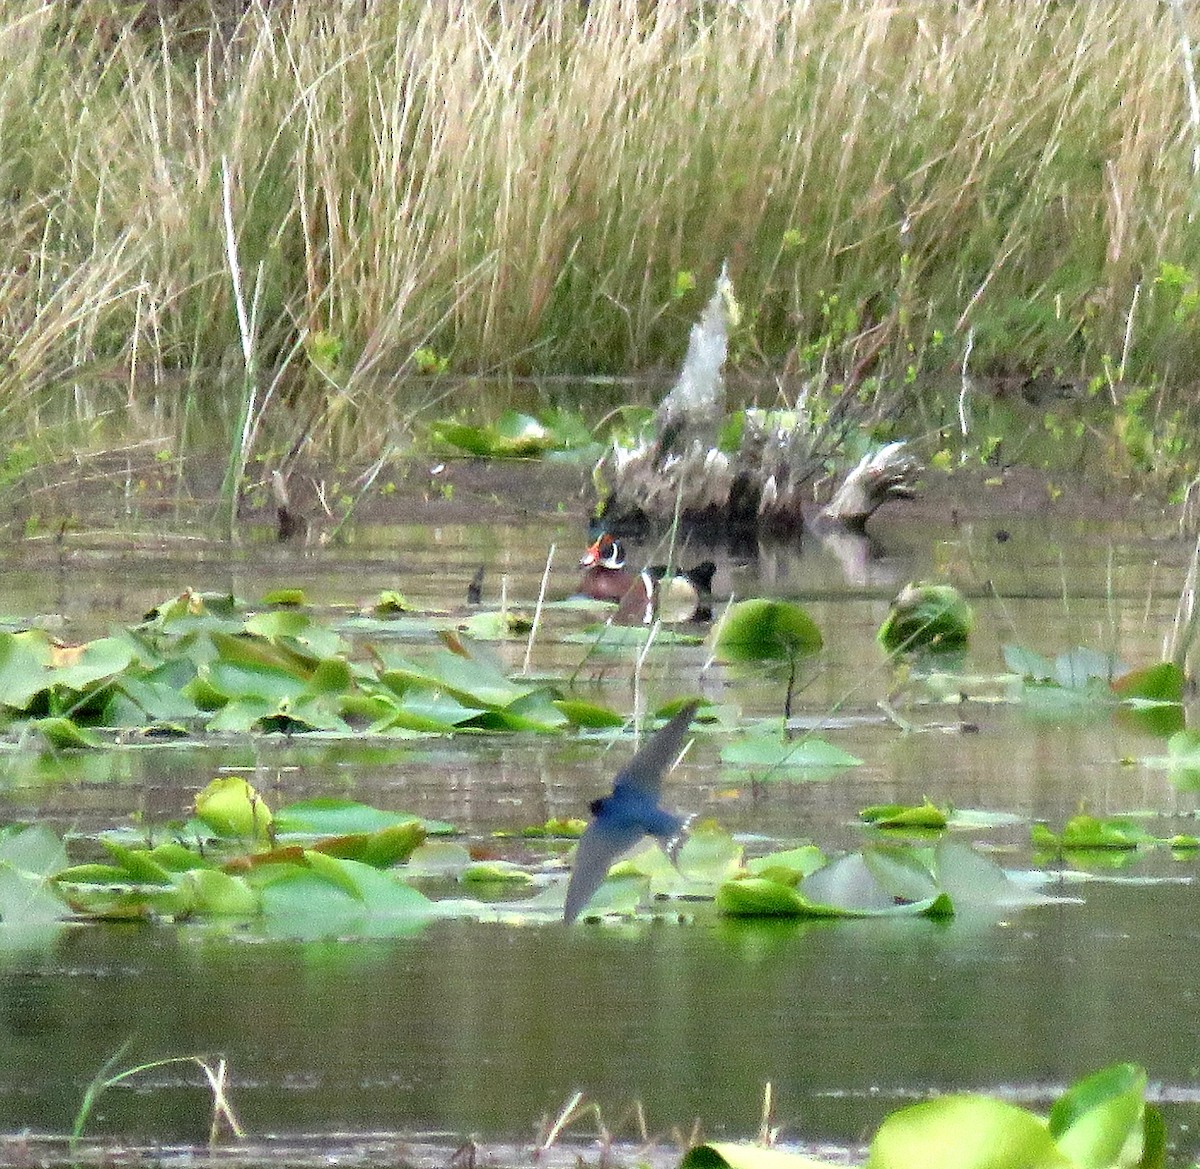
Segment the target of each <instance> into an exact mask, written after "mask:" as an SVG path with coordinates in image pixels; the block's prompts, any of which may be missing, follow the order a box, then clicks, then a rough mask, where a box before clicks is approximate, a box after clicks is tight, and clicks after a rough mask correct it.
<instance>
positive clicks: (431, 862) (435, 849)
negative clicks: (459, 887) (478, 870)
mask: <svg viewBox="0 0 1200 1169" xmlns="http://www.w3.org/2000/svg"><path fill="white" fill-rule="evenodd" d="M471 863H472V862H471V853H470V852H469V851H468V849H467V848H466V846H465V845H462V844H459V843H457V842H456V841H451V840H427V841H425V842H424V843H423V844H421V845H420V846H419V847H417V848H416V849H414V850H413V852H412V854H411V855H410V856H409V858H408V866H407V873H408V875H409V876H413V877H454V878H456V879H457V878H458V877H460V876H461V875H462V874H463V873H464V872H465V871H466V869H467V867H468V866H469V865H470V864H471Z"/></svg>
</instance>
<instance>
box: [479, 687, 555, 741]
mask: <svg viewBox="0 0 1200 1169" xmlns="http://www.w3.org/2000/svg"><path fill="white" fill-rule="evenodd" d="M466 725H467V726H471V727H478V728H479V729H481V730H488V731H533V732H534V733H536V734H554V733H556V732H558V731H561V730H563V729H564V728H565V727H566V726H568V725H569V724H568V719H567V716H566V715H565V714H563V712H562V711H561V710H559V709H558V707H557V706H556V705H555V704H554V702H553V700H552V699H551V696H550V692H549V691H548V690H536V691H534V692H533V693H532V694H528V695H526V696H524V697H522V698H517V699H515V700H514V701H512V702H510V703H509V704H508V705H507V706H505V707H503V708H502V709H499V710H484V711H480V713H479V714H477V715H475V716H474V718H471V719H469V720H468V721H467V723H466Z"/></svg>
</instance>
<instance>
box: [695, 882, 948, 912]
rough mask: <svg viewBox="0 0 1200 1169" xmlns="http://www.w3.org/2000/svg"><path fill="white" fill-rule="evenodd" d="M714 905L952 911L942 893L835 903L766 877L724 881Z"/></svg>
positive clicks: (726, 909) (751, 909) (793, 909)
mask: <svg viewBox="0 0 1200 1169" xmlns="http://www.w3.org/2000/svg"><path fill="white" fill-rule="evenodd" d="M717 908H718V909H719V910H720V911H721V912H722V913H724V914H726V915H728V916H730V917H833V918H837V917H846V918H852V917H949V916H950V915H951V914H952V913H953V910H952V907H951V903H950V899H949V898H948V897H946V896H945V894H938V895H937V896H936V897H931V898H929V899H928V900H925V901H914V902H911V903H907V904H898V903H896V902H895V901H887V902H880V903H879V904H878V905H873V906H867V905H852V904H846V905H839V904H834V903H833V902H829V901H823V900H819V899H814V898H812V897H810V896H807V895H806V894H805V892H804V891H803V889H801V888H793V887H792V886H790V885H784V884H780V883H779V882H778V881H772V880H769V879H768V878H766V877H741V878H738V879H735V880H732V881H726V882H725V883H724V884H723V885H722V886H721V887H720V888H719V889H718V890H717Z"/></svg>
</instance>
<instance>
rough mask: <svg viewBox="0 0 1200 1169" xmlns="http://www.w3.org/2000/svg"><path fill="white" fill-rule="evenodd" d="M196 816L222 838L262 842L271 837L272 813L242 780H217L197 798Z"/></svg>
mask: <svg viewBox="0 0 1200 1169" xmlns="http://www.w3.org/2000/svg"><path fill="white" fill-rule="evenodd" d="M196 815H197V817H199V819H200V820H202V821H203V822H204V823H205V824H206V825H207V826H208V827H209V828H211V829H212V831H213V832H215V833H216V834H217V835H218V836H224V837H230V838H232V839H235V840H252V841H260V842H265V841H267V840H269V839H270V836H271V830H272V817H271V809H270V808H269V807H268V806H267V803H266V801H265V800H264V799H263V798H262V796H260V795H259V794H258V792H257V791H255V789H254V788H253V787H252V786H251V785H250V784H249V783H248V782H247V781H246V780H244V779H242V778H241V777H240V776H236V775H228V776H222V777H220V778H218V779H214V780H213V781H212V782H211V783H210V784H209V785H208V786H207V787H206V788H205V789H204V790H203V791H202V792H200V793H199V794H198V795H197V796H196Z"/></svg>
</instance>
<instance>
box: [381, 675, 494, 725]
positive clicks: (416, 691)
mask: <svg viewBox="0 0 1200 1169" xmlns="http://www.w3.org/2000/svg"><path fill="white" fill-rule="evenodd" d="M479 713H481V708H480V707H478V706H464V705H463V704H462V703H461V702H459V701H458V699H457V698H454V697H452V696H451V695H449V694H446V693H445V692H444V691H442V690H428V689H425V688H424V687H422V686H412V687H409V688H407V689H405V691H404V693H403V695H401V696H400V697H399V698H398V699H396V698H393V699H392V705H391V711H390V713H389V714H388V716H387V717H386V718H384V719H382V720H381V721H380V722H379V723H378V724H377V725H376V727H375V728H374V729H375V730H378V731H381V732H382V731H392V730H404V731H416V732H423V733H428V734H443V735H448V734H450V733H451V732H453V731H455V730H457V729H458V728H459V727H460V726H462V724H463V723H466V722H469V721H470V720H471V719H472V718H474V717H475V716H476V715H477V714H479Z"/></svg>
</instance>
